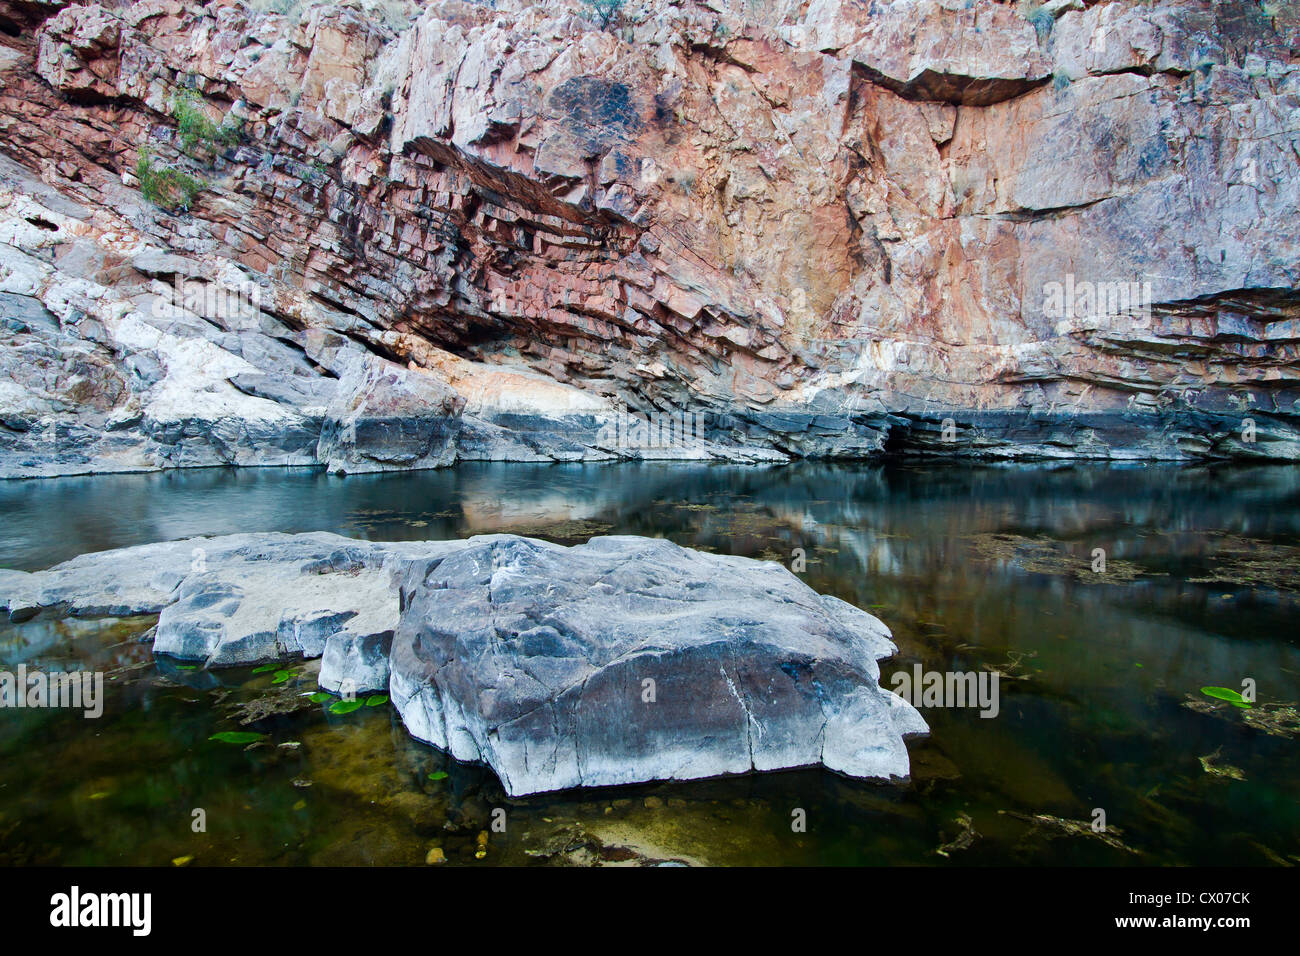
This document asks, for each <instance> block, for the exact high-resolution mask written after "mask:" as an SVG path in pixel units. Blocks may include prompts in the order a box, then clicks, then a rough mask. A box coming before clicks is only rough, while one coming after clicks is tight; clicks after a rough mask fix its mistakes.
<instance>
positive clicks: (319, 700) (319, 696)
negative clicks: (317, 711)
mask: <svg viewBox="0 0 1300 956" xmlns="http://www.w3.org/2000/svg"><path fill="white" fill-rule="evenodd" d="M333 696H334V695H333V694H327V693H325V691H323V690H318V691H316V693H314V694H312V695H311V698H310V699H311V702H312V703H313V704H323V703H325V701H327V700H330V699H331V698H332V697H333Z"/></svg>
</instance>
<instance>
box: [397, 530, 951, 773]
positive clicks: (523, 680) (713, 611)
mask: <svg viewBox="0 0 1300 956" xmlns="http://www.w3.org/2000/svg"><path fill="white" fill-rule="evenodd" d="M401 602H402V607H403V612H402V615H401V621H400V623H399V625H398V628H397V632H396V635H395V636H394V639H393V646H392V653H391V657H390V662H389V666H390V670H391V677H390V691H391V695H392V699H393V702H394V704H395V705H396V707H397V709H398V711H399V712H400V713H401V715H402V719H403V721H404V722H405V723H406V727H407V730H408V731H409V732H410V733H411V734H412V735H413V736H415V737H417V738H418V739H421V740H424V741H427V742H429V743H431V744H433V745H434V746H436V747H439V748H442V749H445V750H447V751H449V752H450V753H451V754H452V755H453V756H455V757H457V758H458V759H461V760H481V761H483V762H485V763H487V764H488V765H489V766H491V767H492V769H493V770H494V771H496V773H497V775H498V776H499V777H500V778H501V782H502V784H503V785H504V786H505V788H506V790H507V792H509V793H510V794H512V795H522V794H529V793H537V792H539V791H549V790H562V789H568V788H571V787H584V786H585V787H590V786H608V785H615V784H627V783H635V782H640V781H645V780H686V779H693V778H700V777H712V776H717V775H720V774H733V773H744V772H746V771H751V770H777V769H781V768H786V767H802V766H811V765H816V764H823V765H825V766H826V767H828V768H830V769H832V770H837V771H840V772H841V773H845V774H848V775H850V776H855V777H874V778H891V777H906V776H907V774H908V755H907V748H906V746H905V745H904V743H903V736H904V735H906V734H919V733H925V732H927V730H928V728H927V726H926V724H925V721H924V720H923V719H922V718H921V716H920V714H918V713H917V712H916V711H915V710H914V709H913V708H912V707H911V706H910V705H909V704H907V703H906V702H904V701H903V700H902V699H901V698H899V697H897V696H895V695H893V694H890V693H887V692H886V691H884V690H882V689H881V688H880V686H879V683H878V682H879V677H880V672H879V667H878V665H877V661H878V660H880V659H881V658H884V657H888V656H890V655H891V654H893V653H894V652H895V650H896V648H895V647H894V645H893V643H892V642H891V641H890V639H889V631H888V630H887V629H886V628H885V626H884V625H883V624H881V623H880V621H878V620H876V619H875V618H874V617H872V616H871V615H869V614H866V613H865V612H863V611H860V610H858V609H857V608H855V607H853V606H852V605H849V604H846V603H845V602H843V601H840V600H838V599H837V598H834V597H829V596H822V595H818V594H817V593H816V592H815V591H813V590H812V589H811V588H809V587H808V586H807V585H805V584H804V583H803V582H801V581H800V580H799V579H798V578H796V577H795V576H794V575H793V574H791V573H790V572H789V571H787V570H786V569H785V568H783V567H781V566H780V565H777V564H773V563H768V562H760V561H753V560H750V559H747V558H737V557H728V556H724V555H715V554H705V553H702V552H698V551H692V550H688V549H686V548H681V547H678V546H677V545H675V544H672V543H671V542H668V541H663V540H657V539H647V538H638V537H603V538H593V539H592V540H590V541H589V542H587V543H586V544H583V545H578V546H576V547H572V548H564V547H560V546H558V545H554V544H548V543H546V542H542V541H536V540H532V539H528V538H519V537H514V536H506V535H501V536H493V537H488V538H476V539H471V541H470V543H469V546H468V547H466V548H464V549H462V550H459V551H455V552H453V553H451V554H448V555H447V556H445V557H442V558H437V559H434V560H431V561H424V562H414V563H413V564H412V566H411V567H410V568H409V569H408V570H407V572H406V575H405V579H404V580H403V582H402V585H401Z"/></svg>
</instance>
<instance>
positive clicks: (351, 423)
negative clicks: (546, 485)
mask: <svg viewBox="0 0 1300 956" xmlns="http://www.w3.org/2000/svg"><path fill="white" fill-rule="evenodd" d="M270 7H279V8H283V9H286V10H288V15H282V14H279V13H275V12H271V11H270V10H268V9H264V8H270ZM0 129H2V130H3V138H2V139H0V153H3V156H2V157H0V320H3V322H4V324H5V339H4V342H3V344H2V346H0V475H6V476H27V475H42V474H62V473H71V472H78V471H99V470H122V469H137V468H161V467H174V466H183V465H203V464H219V463H240V464H307V463H316V462H322V463H326V464H328V465H329V466H330V467H331V468H333V469H335V470H340V471H364V470H381V469H391V468H408V467H433V466H437V465H442V464H447V463H450V462H452V461H455V460H457V459H515V460H548V459H555V460H574V459H584V458H587V459H589V458H613V457H694V458H713V457H718V458H728V459H733V460H735V459H739V460H773V459H780V458H783V457H790V456H802V455H810V456H832V457H858V456H870V455H875V454H880V453H882V452H885V451H919V452H929V453H936V454H954V453H955V454H980V455H997V456H1012V457H1014V456H1061V457H1069V456H1087V457H1115V458H1152V457H1159V458H1191V457H1232V456H1250V457H1271V458H1283V459H1296V458H1300V408H1298V407H1297V404H1296V402H1297V399H1300V387H1298V381H1300V366H1298V364H1297V357H1298V353H1297V343H1298V342H1300V229H1297V227H1296V221H1297V220H1296V210H1297V208H1300V5H1297V4H1293V3H1286V2H1280V0H1276V2H1275V0H1269V2H1257V0H1213V2H1212V0H1170V2H1159V0H1156V2H1144V0H1114V2H1085V0H1048V2H1046V3H1044V4H1043V5H1041V6H1036V5H1026V4H1024V3H1017V4H1012V3H1004V2H999V0H893V2H889V0H811V2H790V0H775V2H773V3H770V4H761V5H759V4H754V3H752V2H749V0H707V2H701V0H692V2H687V0H681V2H671V0H646V2H643V3H640V4H638V3H636V2H635V0H629V2H628V3H627V4H626V5H625V6H624V7H623V8H622V10H621V12H620V13H619V14H617V15H616V16H615V17H614V18H613V19H612V20H611V21H610V22H609V23H608V24H607V25H606V26H605V27H604V28H602V27H601V25H600V23H599V16H598V15H597V14H594V13H592V12H591V10H590V9H589V8H588V7H585V6H583V5H582V4H581V3H579V2H577V0H555V2H550V3H545V4H540V3H539V4H531V3H529V2H527V0H497V2H496V3H495V4H494V5H487V4H474V3H463V2H459V0H443V2H439V3H415V2H407V3H401V2H388V3H376V2H373V0H349V2H341V3H334V2H323V0H322V2H317V3H310V2H305V3H304V2H300V3H292V4H291V3H273V2H256V0H254V2H252V3H251V4H247V3H240V2H235V0H215V2H209V3H198V2H180V0H144V2H137V3H129V4H127V3H120V4H119V3H99V4H67V3H64V2H59V0H51V2H35V0H26V2H16V0H0Z"/></svg>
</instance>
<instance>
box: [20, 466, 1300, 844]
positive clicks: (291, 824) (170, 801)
mask: <svg viewBox="0 0 1300 956" xmlns="http://www.w3.org/2000/svg"><path fill="white" fill-rule="evenodd" d="M0 515H3V531H2V532H0V567H10V568H23V569H36V568H42V567H47V566H49V565H51V564H54V563H57V562H58V561H62V560H65V559H68V558H71V557H73V556H75V555H77V554H80V553H83V552H86V551H94V550H102V549H105V548H113V547H120V546H124V545H130V544H139V543H144V542H150V541H158V540H165V539H174V538H181V537H187V536H190V535H198V534H221V533H229V532H236V531H270V530H276V531H308V530H328V531H336V532H339V533H341V534H346V535H352V536H355V537H363V538H370V539H374V540H398V539H422V538H450V537H463V536H467V535H470V534H476V533H486V532H515V533H520V534H528V535H533V536H537V537H543V538H548V539H551V540H555V541H559V542H561V543H564V544H572V543H575V542H578V541H582V540H585V539H586V538H587V537H590V536H591V535H595V534H607V533H629V534H645V535H656V536H663V537H667V538H670V539H671V540H673V541H676V542H678V543H679V544H683V545H689V546H692V547H696V548H701V549H706V550H713V551H718V552H725V553H729V554H739V555H746V556H750V557H759V558H764V559H768V560H777V561H782V562H784V563H785V564H786V565H787V566H790V565H791V564H792V561H793V558H794V551H795V549H803V552H804V554H805V556H806V560H807V566H806V570H805V571H803V573H802V575H801V576H802V577H803V578H804V580H806V581H807V582H808V583H809V584H810V585H811V586H812V587H813V588H815V589H817V590H819V591H823V592H829V593H832V594H835V595H837V596H838V597H841V598H843V599H845V600H847V601H850V602H852V603H854V604H856V605H858V606H860V607H863V608H867V609H870V610H871V611H872V612H873V613H875V614H876V615H877V616H878V617H880V618H881V619H882V620H883V621H884V622H885V623H886V624H887V625H889V627H890V628H891V629H892V630H893V632H894V636H895V641H896V642H897V644H898V645H899V654H898V655H897V656H896V657H895V658H892V659H890V660H888V661H885V662H882V675H883V677H884V679H885V682H886V685H887V686H889V678H890V676H891V675H892V674H894V673H895V672H897V671H902V670H906V671H908V672H911V670H912V667H913V665H914V664H917V663H919V664H921V665H922V666H923V667H924V668H925V669H926V670H934V671H972V670H985V671H987V670H993V669H996V670H998V671H999V672H1000V673H1001V674H1002V675H1003V678H1002V680H1001V682H1000V690H1001V700H1000V705H1001V706H1000V712H999V714H998V716H997V717H996V718H992V719H984V718H981V717H980V716H979V711H978V710H976V709H969V708H968V709H956V708H950V709H940V708H929V709H926V710H925V711H924V713H925V716H926V718H927V720H928V721H929V722H930V725H931V729H932V734H931V736H930V737H929V738H928V739H925V740H914V741H912V742H911V743H910V748H909V749H910V750H911V753H912V760H913V778H912V780H911V781H910V782H909V783H907V784H904V785H882V784H874V783H865V782H861V781H855V780H849V779H845V778H842V777H839V776H837V775H835V774H832V773H829V772H824V771H813V770H801V771H789V772H784V773H774V774H761V775H751V776H746V777H740V778H728V779H721V780H711V781H699V782H692V783H679V784H649V785H644V786H637V787H624V788H615V789H608V790H600V791H581V792H573V793H565V794H560V795H549V796H543V797H534V798H529V799H525V800H514V801H512V800H508V799H507V798H506V797H505V796H504V795H503V794H502V792H501V789H500V786H499V784H498V783H497V781H496V779H495V778H494V777H493V776H492V774H491V773H490V772H488V771H486V770H484V769H483V768H479V767H473V766H465V765H458V764H456V763H454V762H453V761H450V760H448V759H447V758H445V757H444V756H443V755H442V754H440V753H438V752H437V751H435V750H433V749H432V748H429V747H426V746H423V745H421V744H418V743H415V742H413V741H411V740H410V739H409V738H408V737H407V736H406V734H405V733H404V732H403V731H402V728H401V725H400V721H398V720H397V718H396V716H395V715H394V713H393V712H392V710H391V708H389V707H387V706H379V707H374V708H363V709H362V710H360V711H358V712H356V713H354V714H350V715H347V716H332V715H329V714H327V713H326V712H325V711H324V709H323V707H316V706H312V707H311V708H309V709H308V710H305V711H302V712H299V713H296V714H292V715H289V716H276V717H271V718H267V719H266V720H264V721H262V722H259V723H257V724H256V725H255V728H256V729H258V730H261V731H264V732H265V733H267V734H268V735H269V739H268V742H267V743H266V744H264V745H260V746H256V747H254V748H252V749H249V750H245V749H243V748H242V747H239V746H232V745H228V744H221V743H217V742H213V741H209V740H208V738H209V736H210V735H211V734H213V733H215V732H217V731H220V730H231V729H239V724H238V723H237V721H236V719H235V718H234V717H233V716H231V714H230V711H231V708H232V707H233V706H236V705H238V704H239V703H241V702H247V701H252V700H257V699H260V698H261V697H262V696H264V695H265V694H266V693H267V692H268V690H270V689H271V679H272V678H271V675H270V674H253V673H252V672H251V671H250V670H248V669H238V670H227V671H219V672H215V673H207V672H203V671H199V670H182V669H178V668H177V667H176V666H175V665H173V664H168V663H155V662H154V661H153V658H152V656H151V655H150V653H149V647H148V644H146V643H141V642H140V640H139V635H140V634H141V633H143V632H144V631H145V630H147V628H148V627H149V626H150V624H151V623H152V621H151V620H150V619H147V618H146V619H136V620H129V621H66V622H64V621H49V620H43V619H37V620H34V621H30V622H27V623H25V624H22V625H4V626H3V627H0V669H4V670H10V671H12V670H13V669H14V668H16V667H17V665H18V664H19V663H20V662H25V663H26V664H27V666H28V667H29V668H40V669H44V670H51V669H60V668H66V669H81V670H100V671H103V672H105V673H106V674H107V675H108V683H107V687H108V701H107V705H106V708H105V713H104V715H103V717H102V718H100V719H98V720H86V719H84V718H83V717H82V716H81V715H80V714H79V713H70V712H67V711H51V710H47V711H40V710H22V711H17V710H3V711H0V862H5V863H63V864H101V863H146V864H163V865H166V864H167V863H168V862H169V861H172V860H174V859H182V860H184V858H187V857H188V858H191V860H190V861H189V862H190V863H191V865H202V864H227V863H240V864H257V863H266V864H288V865H296V864H360V863H411V864H414V863H420V864H422V863H423V862H424V861H425V859H426V855H427V854H428V853H429V851H430V849H431V848H433V847H438V848H441V850H442V852H443V853H444V854H445V856H446V858H447V860H448V863H449V864H451V865H456V864H461V863H465V864H471V865H485V864H492V863H508V864H538V863H542V862H547V861H550V862H593V861H601V862H606V863H617V862H638V861H641V860H644V859H655V860H660V859H680V860H685V861H688V862H707V863H719V864H721V863H754V864H783V863H785V864H851V863H871V864H932V865H945V866H951V865H967V864H992V863H1013V864H1014V863H1025V864H1043V863H1048V864H1051V863H1066V864H1070V863H1076V864H1117V865H1129V864H1175V863H1177V864H1269V863H1275V864H1276V863H1282V862H1290V863H1296V862H1300V807H1298V805H1297V799H1296V794H1297V792H1300V741H1298V740H1297V739H1296V738H1295V736H1293V735H1287V733H1286V727H1285V726H1284V727H1282V728H1281V729H1279V730H1277V732H1275V733H1272V734H1270V733H1268V732H1266V730H1265V729H1263V728H1262V727H1261V725H1260V723H1259V721H1258V717H1259V715H1260V714H1261V713H1262V714H1264V715H1266V716H1267V715H1269V714H1272V715H1274V716H1276V715H1277V714H1278V713H1279V711H1278V710H1277V709H1276V708H1273V707H1262V706H1257V707H1256V708H1254V709H1252V710H1251V711H1244V710H1241V709H1238V708H1233V707H1231V706H1229V705H1227V704H1218V705H1211V704H1210V702H1209V700H1208V698H1205V697H1203V696H1202V695H1201V694H1200V693H1199V690H1198V689H1199V688H1200V687H1202V686H1204V685H1221V686H1227V687H1232V688H1240V687H1241V681H1242V680H1243V678H1252V679H1254V680H1255V681H1256V683H1257V686H1258V702H1259V704H1261V705H1264V704H1268V705H1272V704H1277V703H1291V704H1294V703H1295V702H1296V701H1297V700H1300V645H1298V643H1297V634H1298V633H1300V629H1298V628H1297V627H1296V622H1297V620H1298V617H1297V613H1296V612H1297V602H1298V601H1300V469H1298V468H1293V467H1239V466H1234V467H1221V468H1199V467H1197V468H1186V467H1184V468H1176V467H1164V466H1161V467H1140V466H1139V467H1113V466H1072V467H1065V468H1052V467H1047V466H1012V467H980V466H970V465H954V464H945V465H940V466H901V465H900V466H868V465H843V466H831V465H816V464H800V465H792V466H787V467H775V468H736V467H724V466H696V465H551V466H531V465H517V464H511V465H463V466H458V467H457V468H455V469H451V470H447V471H440V472H424V473H415V474H406V475H388V476H360V477H358V476H354V477H348V478H338V477H330V476H327V475H324V474H322V473H320V472H317V471H306V470H281V469H273V470H272V469H268V470H244V471H224V470H220V471H218V470H212V471H191V472H187V473H169V474H164V475H134V476H101V477H91V478H70V479H57V480H51V481H39V482H0ZM1095 548H1102V549H1104V550H1105V552H1106V559H1107V570H1106V571H1105V572H1104V573H1096V572H1094V571H1093V570H1092V560H1093V559H1092V555H1093V550H1094V549H1095ZM290 687H291V688H295V689H297V690H300V691H306V690H309V689H314V687H313V684H312V681H311V679H310V676H309V675H307V674H303V675H301V676H298V677H295V678H294V681H293V682H292V683H291V684H290ZM1188 703H1195V704H1196V707H1195V708H1193V707H1189V706H1187V704H1188ZM294 744H296V746H293V745H294ZM281 745H288V746H281ZM1201 758H1207V760H1206V763H1208V764H1209V769H1207V768H1206V766H1205V765H1204V764H1203V762H1202V759H1201ZM1216 770H1217V771H1218V772H1211V771H1216ZM439 771H445V772H446V774H447V776H446V777H445V778H441V779H438V780H431V779H429V775H430V773H431V772H439ZM495 808H503V809H504V810H505V811H506V813H505V819H506V827H505V832H504V833H498V832H494V831H493V830H492V829H491V821H492V819H493V817H492V813H493V810H494V809H495ZM196 809H201V810H202V811H204V815H205V817H206V831H205V832H194V829H193V826H192V821H193V820H194V811H195V810H196ZM796 809H801V810H803V811H804V813H805V815H806V820H807V831H806V832H803V833H796V832H792V830H791V821H792V814H793V812H794V811H795V810H796ZM1097 809H1101V810H1104V812H1105V818H1106V823H1107V825H1108V828H1107V831H1106V833H1105V834H1103V835H1099V834H1097V833H1095V832H1094V831H1093V830H1092V829H1091V828H1090V827H1089V826H1088V824H1090V823H1091V822H1092V821H1093V819H1094V816H1095V811H1096V810H1097ZM971 831H973V833H972V832H971ZM484 832H486V833H487V841H486V846H485V853H484V855H483V856H482V858H481V860H480V859H479V858H477V857H476V852H477V851H478V850H479V848H480V839H481V837H480V834H482V833H484ZM1103 836H1104V837H1105V839H1103ZM945 847H946V849H945V850H944V852H943V853H940V852H937V851H938V850H940V849H941V848H945ZM945 853H946V855H944V854H945Z"/></svg>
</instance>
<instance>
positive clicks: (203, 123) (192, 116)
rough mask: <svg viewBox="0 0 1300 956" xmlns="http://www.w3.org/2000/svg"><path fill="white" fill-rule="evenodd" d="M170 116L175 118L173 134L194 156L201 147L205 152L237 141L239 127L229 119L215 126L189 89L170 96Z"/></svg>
mask: <svg viewBox="0 0 1300 956" xmlns="http://www.w3.org/2000/svg"><path fill="white" fill-rule="evenodd" d="M172 116H174V117H175V118H176V135H177V137H178V138H179V139H180V143H181V149H182V150H184V151H185V152H186V153H187V154H189V155H191V156H192V155H194V153H195V152H196V150H198V149H199V148H200V147H202V149H203V150H205V151H206V152H209V153H215V152H218V150H219V149H220V148H221V147H223V146H233V145H235V143H237V142H239V127H238V125H237V124H235V123H232V122H230V121H229V120H222V122H221V125H220V126H218V125H217V124H216V123H214V122H212V120H210V119H208V114H207V113H205V112H204V111H203V106H202V104H201V101H200V100H199V97H198V95H197V94H196V93H195V92H194V91H193V90H189V89H181V90H179V91H177V93H176V95H175V96H174V97H173V98H172Z"/></svg>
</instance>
